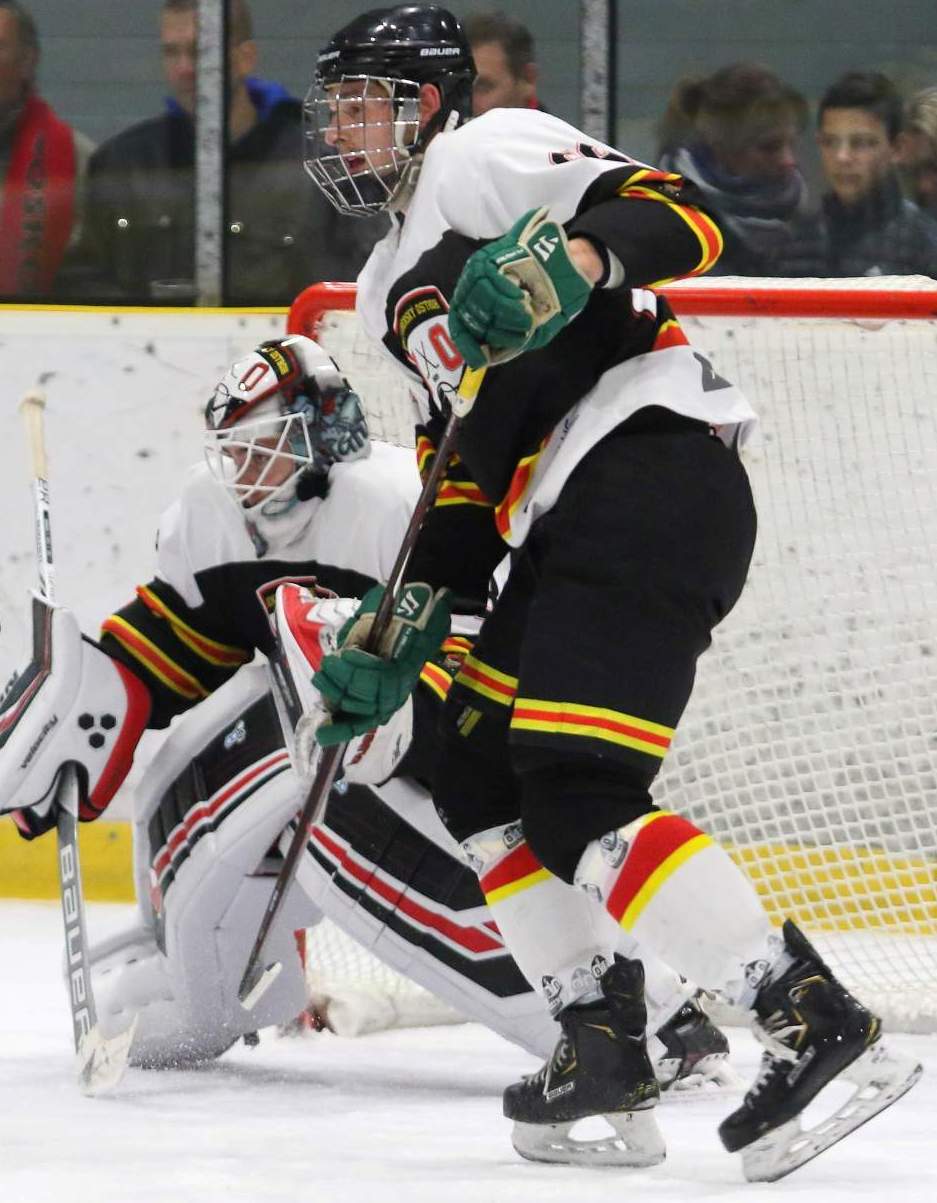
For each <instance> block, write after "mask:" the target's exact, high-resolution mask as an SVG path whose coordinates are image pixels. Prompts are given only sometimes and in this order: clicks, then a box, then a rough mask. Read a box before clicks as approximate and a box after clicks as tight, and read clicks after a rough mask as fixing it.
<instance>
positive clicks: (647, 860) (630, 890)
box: [605, 810, 713, 931]
mask: <svg viewBox="0 0 937 1203" xmlns="http://www.w3.org/2000/svg"><path fill="white" fill-rule="evenodd" d="M635 833H636V834H635ZM623 834H624V836H625V838H626V839H629V848H628V852H627V855H626V856H625V860H624V862H623V864H622V865H621V867H620V869H619V870H618V878H617V880H616V881H615V882H614V884H613V885H612V886H611V888H610V889H607V890H606V891H605V893H606V898H607V902H606V909H607V910H608V912H609V914H610V915H611V916H612V918H613V919H615V921H616V922H617V923H618V924H619V925H620V926H621V927H623V928H625V930H626V931H632V930H633V928H634V925H635V924H636V923H637V922H638V920H639V918H640V917H641V915H642V913H643V912H644V911H645V909H646V908H647V906H648V905H649V904H650V903H651V902H652V901H653V899H654V898H656V897H657V896H658V895H659V894H660V892H661V890H662V889H663V888H664V887H665V886H666V885H667V884H668V882H669V881H670V880H671V878H672V877H673V876H674V874H675V873H676V872H677V871H678V870H679V869H680V868H681V867H682V866H683V865H685V864H686V863H687V862H688V861H689V860H691V859H692V858H693V857H694V856H696V854H697V853H699V852H701V851H702V850H703V849H704V848H708V847H711V846H712V844H713V841H712V839H711V838H710V837H709V836H708V835H706V833H705V832H703V831H700V829H699V828H698V827H695V826H694V825H693V824H692V823H690V822H688V821H687V820H686V819H683V818H681V817H680V816H679V815H675V814H672V813H671V812H670V811H666V810H660V811H654V812H653V813H652V814H648V815H644V816H643V817H642V818H640V819H638V820H637V821H636V822H634V823H632V824H630V825H629V826H628V827H627V828H626V829H625V831H624V833H623Z"/></svg>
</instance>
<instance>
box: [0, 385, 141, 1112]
mask: <svg viewBox="0 0 937 1203" xmlns="http://www.w3.org/2000/svg"><path fill="white" fill-rule="evenodd" d="M45 404H46V399H45V395H44V394H43V393H42V392H41V391H40V390H38V389H31V390H30V391H29V392H27V393H26V395H25V396H24V397H23V400H22V401H21V402H20V412H21V413H22V415H23V420H24V421H25V423H26V432H27V436H28V438H29V450H30V458H31V460H32V473H33V482H32V492H33V518H34V523H35V535H36V562H37V566H38V569H39V591H40V593H41V595H42V597H43V599H44V600H45V601H46V602H47V603H48V604H49V605H50V606H51V605H52V604H53V603H54V600H55V571H54V567H53V561H52V526H51V520H50V508H49V483H48V467H47V464H46V445H45V431H44V428H43V414H42V411H43V410H44V409H45ZM79 797H80V787H79V781H78V772H77V769H76V767H75V765H74V764H71V763H69V764H66V765H64V766H63V767H62V769H61V770H60V772H59V775H58V779H57V781H56V784H55V796H54V799H53V803H52V804H53V806H54V807H55V808H56V836H57V838H58V865H59V887H60V892H61V900H62V918H63V922H64V926H65V960H66V965H67V972H68V1002H69V1006H70V1008H71V1013H72V1028H73V1032H74V1039H75V1052H76V1054H77V1061H78V1084H79V1086H80V1087H81V1089H82V1090H83V1091H84V1092H85V1093H86V1094H98V1093H100V1092H103V1091H105V1090H109V1089H110V1088H111V1087H113V1086H116V1085H117V1083H118V1082H119V1081H120V1079H121V1077H122V1076H123V1073H124V1069H125V1068H126V1065H127V1058H128V1056H129V1055H130V1044H131V1041H132V1040H133V1033H134V1029H135V1027H136V1020H134V1021H133V1023H131V1025H130V1027H129V1028H127V1029H126V1030H125V1031H123V1032H121V1033H119V1034H118V1035H116V1036H114V1037H112V1038H111V1039H109V1040H108V1039H105V1038H104V1036H103V1035H102V1034H101V1030H100V1028H99V1027H98V1019H97V1010H96V1008H95V1005H94V994H93V992H92V988H91V972H90V969H89V966H88V925H87V921H86V919H85V904H84V898H83V895H82V888H81V860H80V857H79V852H78V805H79Z"/></svg>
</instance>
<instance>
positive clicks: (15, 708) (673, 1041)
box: [0, 337, 727, 1084]
mask: <svg viewBox="0 0 937 1203" xmlns="http://www.w3.org/2000/svg"><path fill="white" fill-rule="evenodd" d="M206 422H207V430H206V452H207V456H208V461H209V462H208V465H205V464H202V465H200V466H199V467H198V468H196V469H194V470H193V472H192V474H191V476H190V478H189V480H188V483H187V485H186V487H185V489H184V491H183V493H182V495H181V497H180V498H179V500H178V501H177V502H176V503H175V504H174V505H173V506H171V507H170V509H169V510H168V511H167V512H166V514H165V515H164V516H163V519H162V521H161V523H160V532H159V545H158V561H157V572H156V576H155V578H154V579H153V580H152V581H150V582H149V583H148V584H147V585H144V586H141V587H140V588H139V589H138V590H137V596H136V599H135V600H134V601H132V602H131V603H130V604H129V605H127V606H125V607H123V609H121V610H119V611H118V612H117V613H116V614H113V615H111V616H110V617H109V618H107V619H106V621H105V622H104V624H103V633H102V636H101V638H100V641H99V642H98V643H93V642H91V641H90V640H88V639H84V638H82V636H81V634H80V632H79V630H78V627H77V624H76V623H75V620H74V617H73V616H72V615H71V613H70V612H69V611H68V610H66V609H64V608H51V607H48V606H46V605H45V604H44V603H42V602H40V601H39V600H38V599H37V600H36V602H35V603H34V612H35V623H34V626H35V631H36V638H35V640H34V645H35V655H34V660H33V663H32V664H31V665H30V666H29V668H28V669H27V670H26V671H25V672H23V673H22V674H21V675H20V676H19V678H18V679H17V681H16V682H15V684H14V686H13V688H12V690H11V691H10V692H9V693H8V694H7V695H6V697H5V698H4V699H3V701H2V703H0V811H8V810H11V809H12V808H13V807H17V809H16V810H15V811H14V818H15V820H16V822H17V824H18V826H19V828H20V831H21V832H22V833H23V834H24V835H25V836H26V837H27V838H32V837H34V836H36V835H39V834H41V833H42V832H43V831H45V830H47V829H48V828H49V827H51V826H52V825H53V824H54V822H55V813H54V804H53V803H54V796H55V781H56V776H57V773H58V770H59V767H60V766H61V765H62V764H64V763H66V762H69V761H74V762H76V763H78V765H79V766H80V769H81V776H82V783H83V803H82V811H81V817H82V818H83V819H85V820H92V819H94V818H96V817H97V816H98V815H99V814H100V813H101V812H102V811H103V810H104V808H105V807H106V806H107V804H108V802H109V801H110V799H111V797H112V796H113V794H114V792H115V790H116V789H117V787H118V786H119V784H120V782H121V780H122V779H123V778H124V776H125V774H126V772H127V770H128V768H129V766H130V762H131V759H132V757H133V753H134V748H135V746H136V744H137V740H138V738H139V736H140V734H141V732H142V731H143V729H144V728H145V727H147V726H150V727H157V728H158V727H165V726H166V725H167V724H168V723H169V721H170V719H172V718H174V717H177V716H178V717H180V719H181V721H179V722H177V723H176V724H174V726H173V730H172V731H171V732H170V734H169V736H168V738H167V740H166V742H165V743H164V744H163V746H162V747H161V748H160V751H159V752H158V754H157V756H156V757H155V759H154V760H153V762H152V763H151V765H150V766H149V767H148V770H147V772H146V774H145V776H144V779H143V782H142V784H141V786H140V788H139V790H138V793H137V797H136V799H135V802H136V806H135V820H134V857H135V877H136V888H137V897H138V904H139V916H138V919H137V921H136V922H135V923H134V924H133V926H132V927H131V928H130V929H129V930H128V931H124V932H121V933H119V934H118V935H117V936H115V937H114V938H112V939H110V940H108V941H107V942H105V943H104V944H103V945H100V946H99V947H98V948H97V949H94V950H92V957H91V959H92V963H93V969H94V977H95V985H96V993H97V1002H98V1009H99V1014H100V1016H101V1020H102V1023H103V1024H104V1025H105V1026H106V1027H108V1028H111V1027H112V1028H113V1029H115V1030H122V1029H124V1028H125V1027H126V1026H127V1025H128V1021H129V1020H130V1019H131V1018H132V1017H133V1016H134V1015H136V1016H138V1023H137V1027H136V1032H135V1036H134V1044H133V1047H132V1050H131V1059H132V1061H133V1062H134V1063H136V1064H145V1065H167V1064H169V1065H180V1064H186V1063H191V1062H194V1061H198V1060H202V1059H205V1058H207V1057H213V1056H217V1055H218V1054H219V1053H221V1052H223V1051H224V1049H225V1048H227V1047H228V1046H229V1045H230V1044H231V1043H232V1042H233V1041H234V1040H235V1039H237V1038H238V1037H239V1036H240V1035H243V1034H246V1033H249V1032H252V1031H253V1030H255V1029H256V1028H258V1027H260V1026H266V1025H270V1024H274V1023H285V1022H287V1021H289V1020H291V1019H292V1018H293V1017H294V1016H295V1015H297V1014H298V1013H299V1012H300V1011H301V1010H302V1008H303V1007H304V1006H305V1004H306V997H305V987H304V979H303V974H302V970H301V965H300V962H299V960H298V958H297V957H296V955H295V950H294V949H293V947H292V944H293V935H292V933H293V931H294V930H295V929H299V928H305V927H311V926H314V925H315V923H316V922H317V921H318V920H319V918H321V916H322V915H323V914H326V915H328V916H329V917H330V918H332V919H333V920H334V921H335V922H336V923H337V924H338V925H339V926H341V927H343V928H344V929H345V930H346V931H347V932H348V933H349V934H350V935H352V936H353V937H355V938H356V939H357V940H359V941H360V942H362V943H364V944H368V945H370V946H371V947H372V948H373V950H374V952H375V953H376V954H377V955H378V956H379V957H381V958H382V959H384V960H385V961H387V962H388V963H389V964H390V965H392V966H393V967H394V968H396V969H398V970H400V971H401V972H404V973H406V974H408V975H409V976H410V977H412V978H413V979H414V980H416V981H418V982H419V983H421V984H422V985H424V986H425V987H427V988H429V989H430V990H432V991H433V992H434V993H435V994H436V995H438V996H440V997H442V998H444V999H445V1000H447V1001H448V1002H449V1003H450V1004H451V1005H452V1006H454V1007H456V1008H457V1009H458V1010H459V1011H460V1012H461V1013H462V1014H464V1015H467V1016H469V1017H471V1018H474V1019H477V1020H479V1021H481V1022H484V1023H486V1024H488V1025H489V1026H491V1027H492V1028H494V1029H495V1030H496V1031H499V1032H501V1033H502V1034H503V1035H505V1036H507V1037H508V1038H509V1039H512V1040H514V1041H516V1042H518V1043H520V1044H522V1045H524V1046H526V1047H528V1048H530V1049H531V1050H533V1051H537V1052H546V1051H547V1050H548V1049H549V1047H550V1045H551V1044H552V1032H551V1028H552V1024H551V1022H550V1020H549V1016H548V1013H547V1011H546V1008H545V1007H544V1005H543V1002H542V999H541V998H540V997H539V995H538V994H536V993H535V992H533V991H531V990H530V989H529V987H528V984H527V982H526V981H525V979H524V978H523V977H522V975H521V974H520V973H519V971H518V970H517V967H516V966H515V965H514V963H513V961H512V959H511V957H510V955H509V954H508V953H507V952H506V951H505V949H504V947H503V945H502V943H501V941H500V940H499V938H498V936H497V933H496V932H492V930H491V928H490V925H489V915H488V912H487V910H486V908H485V904H484V899H483V897H482V895H481V893H480V891H479V889H478V885H477V882H476V879H475V877H474V874H472V872H471V871H470V870H469V868H468V867H467V866H466V865H465V863H464V861H463V859H462V857H461V855H460V854H459V850H458V848H457V846H456V845H455V844H454V842H453V841H452V838H451V837H450V836H449V835H448V833H447V832H446V831H445V829H444V828H443V827H442V825H441V824H440V822H439V820H438V818H437V817H436V814H435V811H434V810H433V807H432V804H431V802H430V800H429V796H428V793H427V791H426V789H425V788H424V787H423V786H422V785H421V784H420V781H423V782H426V781H427V780H428V778H429V777H430V776H431V771H432V766H431V761H432V750H433V745H434V742H435V734H434V732H435V719H436V715H437V712H438V708H439V705H440V700H441V698H442V697H444V696H445V691H446V689H447V688H448V686H449V683H450V680H451V676H452V673H453V671H454V668H453V665H454V664H455V663H457V662H458V660H459V658H460V657H462V656H463V655H464V651H465V648H466V646H467V644H466V641H465V640H464V639H460V638H455V639H453V640H450V641H447V643H446V644H445V645H444V647H443V649H442V655H441V656H440V657H439V658H438V660H437V661H434V662H431V663H429V664H427V665H426V666H425V668H424V669H423V685H422V686H421V687H420V689H418V690H417V692H416V696H415V697H414V699H413V702H412V705H408V707H406V708H404V709H403V710H401V711H399V712H398V713H397V714H396V715H395V716H394V720H393V722H392V723H391V724H390V725H389V726H388V727H385V728H382V729H381V731H380V732H379V733H378V734H377V736H372V735H370V734H369V735H367V736H365V737H363V738H361V739H359V740H358V741H357V742H356V744H355V745H353V747H352V749H351V750H350V753H349V755H348V757H347V767H346V772H345V778H344V780H343V781H342V782H341V787H340V788H339V789H338V790H336V791H335V792H334V793H333V795H332V797H331V800H330V802H329V806H328V808H327V811H326V814H325V817H324V819H323V822H322V823H320V824H319V825H318V826H317V827H316V829H315V831H314V832H313V833H312V834H311V835H310V839H309V846H308V855H307V856H306V857H305V858H304V861H303V863H302V866H301V868H300V872H299V877H298V886H297V888H296V889H294V890H293V891H291V893H290V895H289V900H288V903H287V905H286V908H285V912H284V914H283V916H282V920H281V922H280V924H279V925H278V927H277V928H276V929H275V931H274V933H273V943H272V946H271V952H272V953H273V955H274V956H276V957H277V958H278V959H279V960H280V962H281V963H282V964H283V965H284V972H283V973H282V974H281V976H280V978H279V979H278V980H277V982H276V983H275V984H274V986H273V987H272V988H271V991H270V992H269V995H268V996H267V997H265V999H264V1001H263V1003H262V1004H261V1007H260V1008H259V1009H258V1010H256V1011H255V1012H253V1013H248V1012H247V1011H245V1010H244V1009H243V1008H242V1007H241V1006H240V1005H239V1003H238V1001H237V985H238V982H239V980H240V975H241V973H242V972H243V968H244V964H245V962H246V959H247V955H248V952H249V949H250V946H251V943H252V941H253V938H254V935H255V934H256V930H257V925H258V922H259V918H260V915H261V913H262V911H263V908H264V906H265V904H266V901H267V898H268V896H269V892H270V889H271V885H272V879H273V877H274V876H275V875H276V873H277V870H278V868H279V859H278V857H279V853H278V851H277V846H278V842H279V839H280V836H281V833H282V832H283V831H284V829H285V828H287V826H288V824H289V823H290V822H291V821H292V820H293V819H294V816H295V813H296V810H297V805H298V798H297V788H296V779H295V777H294V775H293V774H292V773H291V772H290V771H289V767H290V766H289V757H288V755H287V752H286V751H285V750H284V747H283V735H282V733H281V724H280V722H279V721H278V717H277V713H276V711H275V708H274V704H273V702H272V701H271V696H270V682H269V679H268V675H267V672H266V671H265V669H264V667H263V666H261V665H255V664H249V663H248V661H250V660H251V659H252V657H253V655H254V652H255V651H260V652H264V653H268V654H270V655H274V654H275V653H276V650H277V649H276V646H275V644H274V639H273V633H272V628H271V618H273V617H274V614H276V617H277V619H278V620H279V621H280V622H281V623H282V624H283V625H284V628H285V634H286V643H287V645H286V655H285V657H284V658H283V660H282V661H280V660H277V664H278V671H281V672H285V673H286V674H287V675H288V673H289V662H290V661H291V660H292V661H293V662H297V661H298V663H300V664H301V665H302V666H303V673H302V674H301V676H305V678H308V677H309V675H310V673H309V669H308V665H307V661H308V660H309V659H311V660H312V662H313V664H316V663H318V658H319V657H321V653H322V649H323V647H325V646H329V641H330V640H334V631H335V629H336V628H337V626H338V625H340V624H341V622H342V621H344V620H345V619H346V618H348V617H349V615H350V614H351V613H352V612H353V610H354V608H355V604H356V603H353V602H351V603H348V602H344V601H342V600H340V599H338V598H336V594H341V595H343V596H344V597H360V596H361V595H362V594H364V593H365V592H366V591H367V589H368V588H369V587H370V586H373V585H374V584H375V582H377V581H378V580H381V579H384V578H385V577H386V576H387V575H388V573H389V571H390V568H391V565H392V563H393V560H394V557H395V554H396V551H397V548H398V546H399V544H400V541H401V538H402V536H403V532H404V529H405V527H406V523H407V520H408V518H409V514H410V511H411V509H412V505H413V502H414V499H415V496H416V493H417V491H418V487H419V480H418V476H417V472H416V467H415V465H414V463H413V457H412V453H411V452H409V451H405V450H403V449H400V448H394V447H389V446H385V445H380V444H374V445H373V446H372V445H371V444H370V443H369V440H368V435H367V428H366V424H365V421H364V417H363V414H362V411H361V408H360V404H359V401H358V398H357V396H356V394H355V393H353V392H352V391H351V390H350V388H349V386H348V384H347V382H346V381H345V380H344V378H343V377H342V375H341V373H340V372H339V371H338V370H337V368H336V366H335V364H334V363H333V362H332V360H331V359H330V358H329V357H328V355H326V354H325V353H324V352H323V351H322V350H321V348H319V347H318V346H317V345H316V344H315V343H314V342H312V341H311V340H309V339H306V338H302V337H292V338H286V339H279V340H273V341H270V342H267V343H264V344H262V345H261V346H260V347H259V348H257V350H256V351H254V352H252V353H251V354H249V355H247V356H245V357H244V358H242V359H239V360H238V361H237V362H236V363H235V364H234V365H233V366H232V367H231V369H230V370H229V372H228V373H227V374H226V375H225V377H224V379H223V380H222V381H221V383H220V384H219V385H218V387H217V388H216V389H215V391H214V394H213V396H212V398H211V400H210V402H209V404H208V407H207V411H206ZM284 581H287V582H303V583H302V584H297V583H286V584H284V583H283V582H284ZM300 643H301V648H300V646H299V645H300ZM297 686H298V688H299V689H300V690H305V691H307V696H308V690H309V682H308V679H307V680H303V679H298V680H297ZM308 705H309V708H310V709H311V708H312V707H313V705H314V700H313V702H310V703H308ZM284 717H285V716H284ZM411 729H415V730H416V732H417V736H416V738H415V739H414V741H413V745H412V748H410V749H409V751H408V743H409V733H410V731H411ZM286 731H287V734H288V735H289V734H290V725H289V723H287V727H286ZM420 732H422V733H423V735H422V736H421V735H420ZM404 753H407V755H406V758H405V759H401V758H402V757H403V756H404ZM395 772H399V773H401V774H402V773H406V777H405V778H404V777H402V776H398V777H397V778H396V779H394V780H392V781H390V782H389V783H388V784H386V785H379V784H378V785H375V786H374V787H373V788H371V787H370V786H369V785H367V784H364V783H368V782H384V781H385V780H386V779H387V778H389V777H391V775H392V774H393V773H395ZM653 978H654V981H655V983H656V988H657V989H658V992H659V994H660V995H661V999H662V1002H663V1003H666V1005H667V1008H668V1015H667V1019H668V1022H667V1025H666V1027H664V1028H663V1029H662V1031H661V1042H662V1043H661V1045H658V1046H657V1051H658V1054H659V1056H658V1069H659V1072H660V1074H661V1078H662V1081H663V1082H664V1084H669V1083H672V1082H673V1081H674V1080H675V1079H676V1078H678V1077H679V1078H681V1080H685V1079H686V1077H687V1075H688V1074H689V1073H690V1072H691V1071H695V1072H696V1074H697V1076H698V1075H699V1073H701V1072H702V1071H704V1070H705V1071H707V1072H709V1071H710V1069H711V1070H712V1071H718V1069H719V1063H720V1062H722V1061H724V1059H725V1056H726V1051H727V1046H726V1044H725V1041H724V1038H723V1037H722V1036H721V1034H720V1033H719V1032H718V1031H716V1030H715V1029H714V1028H713V1027H712V1026H711V1025H710V1024H708V1022H707V1021H706V1020H705V1018H704V1017H703V1016H702V1014H701V1012H700V1011H699V1009H698V1008H697V1007H695V1005H694V1004H692V1003H691V1002H688V1001H687V996H688V993H689V990H688V989H687V987H686V986H685V985H684V984H683V983H682V982H681V981H680V980H679V979H678V978H677V977H676V975H675V974H673V973H672V971H668V970H666V968H665V967H664V966H657V967H656V968H655V969H654V971H653ZM717 1077H718V1073H717Z"/></svg>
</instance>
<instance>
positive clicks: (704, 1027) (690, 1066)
mask: <svg viewBox="0 0 937 1203" xmlns="http://www.w3.org/2000/svg"><path fill="white" fill-rule="evenodd" d="M657 1039H658V1040H660V1041H661V1043H662V1044H663V1046H664V1052H663V1055H662V1056H661V1057H659V1058H658V1059H657V1061H656V1063H655V1065H654V1072H655V1074H656V1075H657V1081H658V1083H659V1085H660V1088H661V1090H671V1091H673V1092H674V1093H675V1094H679V1093H682V1092H684V1091H697V1090H707V1091H711V1090H716V1089H725V1088H736V1089H737V1088H738V1087H739V1086H741V1084H742V1081H741V1079H740V1078H739V1076H738V1074H737V1073H736V1072H735V1070H733V1069H732V1068H731V1067H730V1065H729V1042H728V1040H726V1038H725V1036H724V1035H723V1034H722V1032H721V1031H720V1030H719V1029H718V1028H717V1027H716V1025H715V1024H714V1023H713V1022H712V1020H711V1019H710V1018H709V1016H708V1015H707V1014H706V1012H705V1011H704V1010H703V1008H702V1006H701V1005H700V1003H699V1002H698V1000H697V998H690V999H687V1001H686V1002H685V1003H684V1004H683V1006H682V1007H681V1008H680V1010H679V1011H678V1012H677V1013H676V1015H674V1016H673V1017H672V1018H671V1019H669V1020H668V1021H667V1022H666V1023H665V1024H664V1025H663V1026H662V1027H660V1028H658V1029H657Z"/></svg>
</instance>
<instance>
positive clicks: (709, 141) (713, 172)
mask: <svg viewBox="0 0 937 1203" xmlns="http://www.w3.org/2000/svg"><path fill="white" fill-rule="evenodd" d="M806 119H807V105H806V102H805V100H804V99H803V97H802V96H801V95H800V94H799V93H798V92H796V91H795V90H794V89H793V88H791V87H790V86H789V85H787V84H785V83H783V82H782V81H781V80H780V79H779V78H778V77H777V76H776V75H775V74H774V73H773V72H772V71H769V70H768V69H767V68H766V67H761V66H759V65H758V64H756V63H733V64H731V65H729V66H727V67H722V68H720V69H719V70H718V71H716V72H715V73H714V74H713V75H711V76H709V77H708V78H706V79H693V80H682V81H681V82H680V83H678V84H677V86H676V88H675V89H674V92H673V94H672V97H671V101H670V106H669V108H668V111H667V114H666V115H665V117H664V120H663V122H662V123H661V126H660V129H659V134H660V137H661V148H660V152H659V165H660V166H661V167H662V168H664V169H665V170H666V171H675V172H677V173H679V174H680V175H682V176H684V177H685V178H686V179H690V180H692V181H693V182H694V183H695V184H698V185H699V187H700V188H701V189H702V190H703V193H704V196H705V200H706V204H707V206H708V207H709V208H710V209H711V210H712V212H713V213H714V214H715V215H717V216H718V218H719V220H720V224H721V227H722V231H723V236H724V238H725V250H724V252H723V254H722V258H721V259H720V260H719V262H718V263H717V265H716V267H715V269H714V271H713V272H711V273H710V274H712V275H723V276H730V275H733V276H734V275H739V276H767V275H771V274H773V263H774V260H775V259H776V257H777V255H779V254H780V253H782V252H783V250H784V249H785V248H786V246H787V245H788V242H789V237H790V235H789V230H790V223H791V222H792V221H794V220H797V219H799V218H800V217H801V216H802V215H803V214H804V213H805V212H806V211H807V188H806V184H805V182H804V178H803V176H802V175H801V173H800V170H799V169H798V166H797V158H796V148H797V139H798V137H799V135H800V133H801V132H802V131H803V129H804V126H805V124H806Z"/></svg>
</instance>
